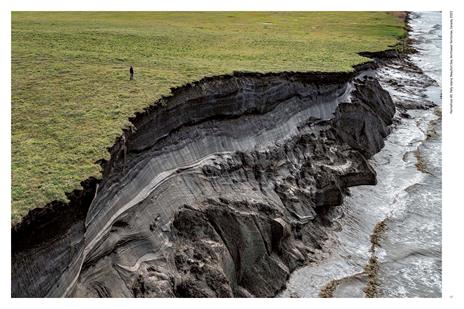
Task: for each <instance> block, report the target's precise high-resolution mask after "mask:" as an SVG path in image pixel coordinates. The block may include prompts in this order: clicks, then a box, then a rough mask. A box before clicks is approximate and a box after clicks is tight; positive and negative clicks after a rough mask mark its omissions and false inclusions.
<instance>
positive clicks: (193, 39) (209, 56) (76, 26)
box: [11, 12, 404, 223]
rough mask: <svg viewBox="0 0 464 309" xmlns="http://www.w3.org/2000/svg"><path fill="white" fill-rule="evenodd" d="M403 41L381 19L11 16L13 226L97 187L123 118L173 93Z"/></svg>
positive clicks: (346, 58) (306, 67)
mask: <svg viewBox="0 0 464 309" xmlns="http://www.w3.org/2000/svg"><path fill="white" fill-rule="evenodd" d="M403 35H404V29H403V21H402V20H400V19H399V18H397V17H395V16H393V15H391V14H388V13H386V12H375V13H369V12H362V13H361V12H347V13H336V12H326V13H321V12H295V13H293V12H292V13H266V12H250V13H243V12H242V13H232V12H224V13H199V12H197V13H179V12H172V13H145V12H139V13H126V12H123V13H113V12H107V13H94V12H64V13H63V12H59V13H56V12H54V13H49V12H13V13H12V199H13V201H12V212H11V213H12V222H13V223H16V222H18V220H20V218H21V217H22V216H24V215H25V214H26V213H27V212H28V211H29V210H30V209H32V208H35V207H40V206H44V205H45V204H46V203H47V202H49V201H51V200H54V199H61V200H65V199H66V197H65V195H64V192H65V191H71V190H72V189H74V188H77V187H79V182H80V181H81V180H83V179H85V178H87V177H89V176H99V175H100V168H99V166H97V165H96V164H94V162H95V161H96V160H98V159H100V158H108V153H107V151H106V147H108V146H111V145H112V143H113V142H114V139H115V137H116V136H118V135H120V133H121V128H122V127H124V126H127V125H128V121H127V118H128V117H129V116H131V115H132V114H133V113H134V112H135V111H139V110H142V109H143V108H144V107H145V106H147V105H150V104H151V103H153V102H154V101H155V100H156V99H158V98H159V97H160V96H161V95H165V94H168V93H169V88H170V87H173V86H179V85H182V84H185V83H187V82H190V81H194V80H198V79H200V78H202V77H204V76H211V75H218V74H224V73H231V72H232V71H236V70H245V71H259V72H276V71H314V70H319V71H348V70H351V66H352V65H354V64H358V63H361V62H365V61H366V60H367V59H366V58H363V57H361V56H358V55H357V52H360V51H380V50H384V49H386V48H388V47H389V46H390V45H393V44H395V43H396V42H397V39H398V37H400V36H403ZM130 65H133V66H134V68H135V81H132V82H130V81H129V66H130Z"/></svg>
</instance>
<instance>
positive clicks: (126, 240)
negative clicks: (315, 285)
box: [12, 65, 395, 297]
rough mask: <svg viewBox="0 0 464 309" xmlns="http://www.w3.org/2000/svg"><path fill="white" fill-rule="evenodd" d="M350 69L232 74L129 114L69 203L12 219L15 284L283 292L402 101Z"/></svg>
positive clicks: (30, 291)
mask: <svg viewBox="0 0 464 309" xmlns="http://www.w3.org/2000/svg"><path fill="white" fill-rule="evenodd" d="M371 67H372V66H371V65H367V66H364V67H358V68H357V69H356V72H354V73H291V72H287V73H276V74H255V73H236V74H234V75H230V76H219V77H212V78H205V79H203V80H201V81H199V82H196V83H193V84H189V85H186V86H184V87H181V88H178V89H173V91H172V96H170V97H167V98H163V99H161V100H160V102H158V103H157V104H154V105H153V106H152V107H150V108H148V109H147V110H146V111H145V112H143V113H141V114H138V115H136V117H134V118H133V119H131V121H132V123H133V124H134V129H133V130H131V131H126V132H124V134H123V136H122V137H121V138H119V139H118V141H117V142H116V143H115V145H114V146H113V147H112V148H111V149H109V150H110V152H111V159H110V161H109V162H102V166H103V168H104V173H103V180H102V181H97V180H95V179H90V180H88V181H86V182H85V183H83V185H84V190H82V191H74V192H73V193H72V194H70V200H71V202H70V203H69V205H65V204H63V203H53V204H52V205H49V206H48V207H46V208H45V209H41V210H34V211H32V212H31V213H30V214H29V215H28V216H27V217H26V218H25V219H24V220H23V222H22V223H21V224H19V225H18V226H16V227H14V229H13V231H12V247H13V252H12V295H13V296H103V297H105V296H106V297H109V296H112V297H116V296H126V297H134V296H136V297H139V296H142V297H143V296H179V297H188V296H190V297H196V296H203V297H208V296H209V297H214V296H220V297H223V296H273V295H275V294H276V293H277V292H278V291H279V290H280V289H281V288H282V287H283V286H284V285H285V282H286V280H287V278H288V275H289V274H290V272H291V271H292V270H293V269H295V268H296V267H298V266H301V265H303V264H304V263H306V262H307V261H308V260H310V259H311V255H312V253H313V252H314V249H317V248H318V247H319V243H320V242H321V241H322V240H323V239H324V225H325V224H326V219H325V213H326V212H327V208H328V207H331V206H337V205H340V204H341V202H342V199H343V194H344V191H345V189H346V188H347V187H349V186H355V185H362V184H375V183H376V179H375V172H374V171H373V169H372V168H371V167H370V166H369V163H368V162H367V161H366V159H367V158H369V157H370V156H371V155H372V154H374V153H376V152H378V151H379V150H380V149H381V148H382V147H383V138H384V137H385V136H386V135H387V134H388V125H390V124H391V119H392V117H393V115H394V113H395V107H394V105H393V102H392V100H391V98H390V96H389V94H388V93H387V92H386V91H384V90H383V89H382V88H381V87H380V85H379V83H378V82H377V81H376V80H374V79H372V78H370V77H368V76H369V69H370V68H371Z"/></svg>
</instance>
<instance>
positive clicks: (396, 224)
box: [280, 12, 441, 297]
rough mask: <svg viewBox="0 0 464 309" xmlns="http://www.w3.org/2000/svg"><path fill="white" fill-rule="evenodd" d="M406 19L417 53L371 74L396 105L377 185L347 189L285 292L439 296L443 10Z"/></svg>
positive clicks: (378, 158)
mask: <svg viewBox="0 0 464 309" xmlns="http://www.w3.org/2000/svg"><path fill="white" fill-rule="evenodd" d="M410 17H411V19H410V20H409V26H410V28H411V29H410V33H409V35H410V38H411V39H412V40H413V41H412V42H413V43H412V46H413V47H414V48H415V49H416V50H417V53H416V54H413V55H411V56H410V59H409V60H404V61H402V60H395V61H390V62H388V63H384V64H383V65H381V68H380V69H379V70H377V71H376V77H377V79H378V80H379V81H380V83H381V84H382V86H383V87H384V88H385V89H387V90H388V91H389V92H390V94H391V95H392V97H393V100H394V101H395V104H396V105H397V107H399V108H398V111H397V115H396V121H395V124H394V125H393V128H392V133H391V134H390V135H389V136H388V138H387V139H386V142H385V147H384V148H383V149H382V150H381V151H380V152H379V153H377V154H376V155H374V156H373V158H372V159H371V162H372V164H373V166H374V168H375V170H376V172H377V179H378V184H377V185H376V186H359V187H355V188H351V189H350V196H348V197H347V198H346V199H345V201H344V203H343V205H342V206H341V207H340V208H339V209H338V211H334V212H333V214H332V216H333V217H332V220H333V222H334V226H333V231H332V233H328V234H329V235H330V236H329V238H328V240H327V241H326V243H325V244H324V245H323V249H322V250H321V255H320V257H319V259H318V260H316V261H314V262H313V263H311V264H310V265H309V266H307V267H303V268H301V269H299V270H296V271H295V272H294V273H293V274H292V275H291V277H290V280H289V282H288V284H287V288H286V290H284V291H283V292H282V293H281V294H280V296H282V297H441V108H440V105H441V14H440V13H439V12H420V13H412V14H411V16H410ZM421 71H422V72H423V73H424V74H422V72H421ZM431 102H433V103H435V104H437V106H436V107H432V108H429V106H432V105H433V104H431ZM423 108H425V109H423Z"/></svg>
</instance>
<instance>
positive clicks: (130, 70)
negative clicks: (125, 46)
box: [129, 66, 134, 80]
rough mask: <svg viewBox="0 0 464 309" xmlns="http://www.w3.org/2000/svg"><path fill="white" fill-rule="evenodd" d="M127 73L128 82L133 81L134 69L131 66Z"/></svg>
mask: <svg viewBox="0 0 464 309" xmlns="http://www.w3.org/2000/svg"><path fill="white" fill-rule="evenodd" d="M129 73H130V80H134V67H133V66H130V69H129Z"/></svg>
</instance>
